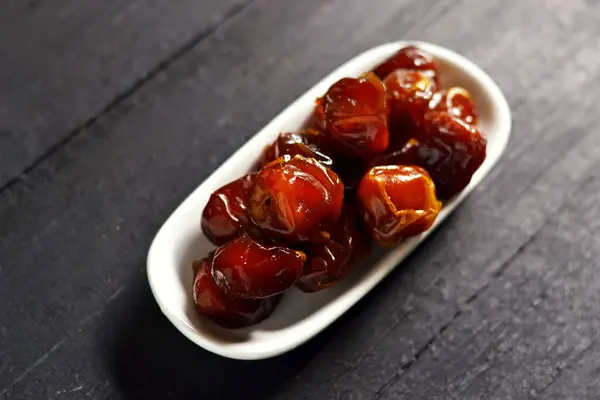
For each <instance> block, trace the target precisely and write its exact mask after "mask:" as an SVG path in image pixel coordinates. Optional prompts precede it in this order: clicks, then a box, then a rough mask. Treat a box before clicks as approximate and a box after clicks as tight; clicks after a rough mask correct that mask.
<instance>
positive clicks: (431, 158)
mask: <svg viewBox="0 0 600 400" xmlns="http://www.w3.org/2000/svg"><path fill="white" fill-rule="evenodd" d="M485 156H486V140H485V139H484V138H483V136H482V135H481V133H480V132H479V131H478V130H477V129H476V128H475V127H473V126H472V125H468V124H467V123H466V122H464V121H462V120H460V119H458V118H455V117H453V116H452V115H450V114H449V113H448V112H445V111H430V112H428V113H427V114H426V115H425V137H424V138H423V139H422V140H420V143H419V145H418V162H417V165H420V166H421V167H423V168H425V169H426V170H427V172H429V175H431V178H433V181H434V182H435V186H436V189H437V194H438V197H440V198H441V199H448V198H450V197H452V196H454V195H455V194H457V193H458V192H460V191H461V190H462V189H464V188H465V186H467V185H468V184H469V182H470V181H471V177H472V176H473V174H474V173H475V171H477V168H479V166H480V165H481V164H482V163H483V161H484V160H485Z"/></svg>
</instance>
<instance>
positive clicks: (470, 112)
mask: <svg viewBox="0 0 600 400" xmlns="http://www.w3.org/2000/svg"><path fill="white" fill-rule="evenodd" d="M429 109H430V110H435V111H447V112H448V114H450V115H452V116H453V117H455V118H458V119H461V120H463V121H465V122H466V123H467V124H469V125H477V108H476V107H475V103H474V102H473V99H472V98H471V94H470V93H469V92H468V91H467V90H466V89H463V88H461V87H453V88H450V89H446V90H441V91H439V92H437V93H435V94H434V95H433V96H432V98H431V101H430V102H429Z"/></svg>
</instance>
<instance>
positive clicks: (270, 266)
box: [212, 234, 306, 299]
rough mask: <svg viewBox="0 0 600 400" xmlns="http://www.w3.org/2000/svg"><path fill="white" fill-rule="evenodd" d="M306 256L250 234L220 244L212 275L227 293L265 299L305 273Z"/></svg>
mask: <svg viewBox="0 0 600 400" xmlns="http://www.w3.org/2000/svg"><path fill="white" fill-rule="evenodd" d="M304 261H306V255H305V254H304V253H302V252H301V251H297V250H292V249H289V248H287V247H281V246H264V245H262V244H261V243H258V242H257V241H255V240H253V239H252V238H251V237H250V236H248V235H247V234H243V235H242V236H240V237H239V238H237V239H234V240H232V241H231V242H229V243H227V244H225V245H223V246H221V247H219V248H218V249H217V251H216V252H215V256H214V259H213V264H212V277H213V279H214V281H215V283H216V284H217V286H218V287H219V288H220V289H221V290H222V291H223V292H224V293H226V294H228V295H230V296H233V297H237V298H243V299H261V298H265V297H269V296H273V295H276V294H279V293H282V292H284V291H285V290H287V289H288V288H290V287H291V286H292V285H294V283H296V280H297V279H298V277H299V276H300V274H301V273H302V267H303V265H304Z"/></svg>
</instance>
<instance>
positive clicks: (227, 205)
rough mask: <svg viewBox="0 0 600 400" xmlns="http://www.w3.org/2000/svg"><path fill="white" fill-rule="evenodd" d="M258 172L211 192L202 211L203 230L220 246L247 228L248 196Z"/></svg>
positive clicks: (248, 224) (248, 219)
mask: <svg viewBox="0 0 600 400" xmlns="http://www.w3.org/2000/svg"><path fill="white" fill-rule="evenodd" d="M255 178H256V174H254V173H251V174H248V175H246V176H243V177H241V178H239V179H236V180H235V181H233V182H230V183H228V184H227V185H225V186H223V187H221V188H219V189H217V190H216V191H215V192H214V193H213V194H211V196H210V198H209V199H208V203H207V204H206V206H205V207H204V211H203V212H202V221H201V226H202V231H203V232H204V234H205V235H206V237H207V238H208V239H209V240H210V241H211V242H213V243H214V244H216V245H217V246H220V245H222V244H225V243H227V242H228V241H230V240H232V239H234V238H236V237H238V236H239V235H240V234H241V233H243V232H244V231H245V230H247V229H248V228H249V227H250V225H251V221H250V218H249V217H248V209H247V203H248V197H249V193H250V189H252V187H253V185H254V180H255Z"/></svg>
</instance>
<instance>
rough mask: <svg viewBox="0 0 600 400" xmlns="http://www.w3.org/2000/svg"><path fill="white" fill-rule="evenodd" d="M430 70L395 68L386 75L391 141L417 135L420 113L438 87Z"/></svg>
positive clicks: (423, 111)
mask: <svg viewBox="0 0 600 400" xmlns="http://www.w3.org/2000/svg"><path fill="white" fill-rule="evenodd" d="M430 72H431V71H415V70H408V69H397V70H395V71H394V72H392V73H391V74H389V75H388V76H387V78H385V80H384V81H383V83H384V84H385V87H386V88H387V94H388V103H389V107H390V122H389V124H390V135H391V137H390V141H392V142H400V143H403V142H406V141H407V140H408V139H410V138H411V137H415V136H416V137H417V138H418V137H419V136H420V133H419V132H420V127H421V126H422V122H423V114H424V113H425V112H426V111H427V110H428V107H429V102H430V101H431V98H432V96H433V94H434V93H435V92H436V90H437V84H436V83H435V80H434V77H433V74H431V73H430Z"/></svg>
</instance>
